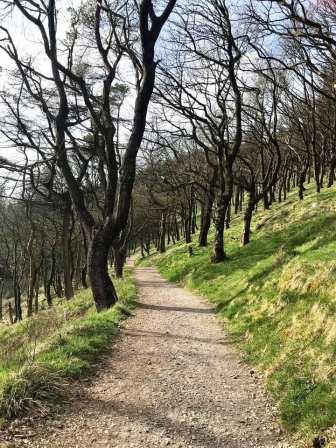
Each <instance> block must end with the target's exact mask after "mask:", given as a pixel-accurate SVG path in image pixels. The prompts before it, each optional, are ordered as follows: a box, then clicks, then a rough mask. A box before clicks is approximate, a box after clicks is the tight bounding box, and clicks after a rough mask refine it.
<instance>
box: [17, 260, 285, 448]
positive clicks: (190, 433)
mask: <svg viewBox="0 0 336 448" xmlns="http://www.w3.org/2000/svg"><path fill="white" fill-rule="evenodd" d="M135 275H136V280H137V284H138V287H139V300H140V302H141V305H140V307H139V308H138V310H137V312H136V316H135V317H134V318H131V319H129V320H128V321H127V322H126V323H125V324H124V326H123V329H122V331H121V337H120V338H119V339H118V341H117V343H115V344H114V345H113V348H112V354H111V355H110V357H109V358H108V359H107V360H106V362H105V366H104V368H103V369H102V372H101V374H100V375H99V376H98V377H97V378H96V379H95V380H94V384H91V385H88V386H86V387H85V388H84V390H83V393H82V396H81V397H79V399H78V400H77V401H76V403H75V404H74V407H73V410H72V412H70V413H69V414H66V415H64V416H62V418H60V419H59V423H57V422H56V423H55V424H54V425H53V428H52V429H50V430H49V431H50V432H49V433H44V434H43V436H42V435H39V436H38V437H37V438H36V439H35V440H32V441H30V442H29V444H28V446H33V447H52V448H58V447H67V448H77V447H78V448H87V447H90V448H92V447H97V448H98V447H111V448H112V447H113V448H157V447H166V446H169V447H174V448H178V447H180V448H185V447H193V448H201V447H202V448H216V447H218V448H219V447H221V448H224V447H225V448H247V447H258V448H266V447H268V448H275V447H282V446H287V445H285V444H284V443H283V442H281V435H280V434H279V427H278V425H277V423H276V421H275V418H274V416H273V409H272V406H271V405H270V404H269V403H270V401H269V400H268V399H267V397H266V395H265V393H264V391H263V387H262V383H261V380H260V379H258V378H257V375H256V374H255V373H254V372H253V371H252V370H251V369H250V368H249V367H248V366H246V365H245V364H244V363H243V362H242V361H241V359H240V357H239V355H238V354H237V352H236V350H235V349H234V348H233V347H232V344H231V343H230V340H229V339H228V338H227V337H226V336H225V334H224V333H223V331H222V329H221V327H220V325H219V323H218V321H217V319H216V317H215V316H214V314H213V312H212V310H211V308H209V305H207V304H206V303H205V302H204V301H202V300H201V299H199V298H198V297H196V296H195V295H193V294H191V293H189V292H187V291H186V290H184V289H183V288H179V287H177V286H175V285H172V284H169V283H167V282H165V281H164V280H163V279H162V277H161V276H160V275H159V274H158V272H157V271H156V270H154V269H152V268H145V269H136V271H135ZM75 406H76V408H75ZM25 446H27V445H25Z"/></svg>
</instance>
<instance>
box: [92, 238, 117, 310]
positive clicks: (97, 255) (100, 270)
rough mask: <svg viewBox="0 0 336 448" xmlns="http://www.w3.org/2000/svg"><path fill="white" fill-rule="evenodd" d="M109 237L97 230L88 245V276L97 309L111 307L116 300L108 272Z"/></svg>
mask: <svg viewBox="0 0 336 448" xmlns="http://www.w3.org/2000/svg"><path fill="white" fill-rule="evenodd" d="M109 249H110V243H109V238H108V237H106V235H104V232H103V231H102V230H100V231H98V232H97V233H96V234H95V235H94V237H93V239H92V240H91V242H90V245H89V251H88V261H87V266H88V276H89V279H90V284H91V289H92V293H93V299H94V302H95V305H96V309H97V311H102V310H103V309H107V308H111V307H112V306H113V305H114V304H115V303H116V302H117V300H118V296H117V293H116V290H115V288H114V286H113V283H112V280H111V278H110V276H109V273H108V256H109Z"/></svg>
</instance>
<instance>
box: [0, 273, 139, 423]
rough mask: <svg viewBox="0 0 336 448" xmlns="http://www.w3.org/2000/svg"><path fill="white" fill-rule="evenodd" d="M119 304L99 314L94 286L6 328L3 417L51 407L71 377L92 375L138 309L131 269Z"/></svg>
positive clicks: (1, 347)
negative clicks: (124, 322)
mask: <svg viewBox="0 0 336 448" xmlns="http://www.w3.org/2000/svg"><path fill="white" fill-rule="evenodd" d="M115 286H116V288H117V291H118V294H119V299H120V300H119V303H118V304H117V305H116V306H115V307H114V308H112V309H111V310H107V311H104V312H101V313H99V314H98V313H96V311H95V309H94V306H93V304H92V296H91V293H90V291H89V290H82V291H80V292H79V293H77V294H76V296H75V298H74V299H73V300H71V301H63V302H61V303H58V304H57V305H55V306H54V307H52V308H50V309H48V310H45V311H42V312H40V313H39V314H38V315H37V316H36V317H33V318H30V319H27V320H24V321H22V322H20V323H18V324H16V325H12V326H5V325H3V326H2V327H0V418H11V417H14V416H17V415H20V414H23V413H25V412H26V411H27V410H28V409H29V408H31V407H34V408H38V409H39V411H40V412H42V413H43V412H44V411H45V410H46V409H47V406H48V404H47V403H48V402H50V401H54V400H59V398H61V396H62V394H63V391H64V390H66V387H65V386H66V384H67V381H69V380H72V379H76V378H79V377H82V376H85V375H87V374H88V373H89V372H91V371H93V370H94V369H95V366H94V362H95V361H96V360H97V359H98V358H99V356H100V355H101V354H102V353H103V352H104V351H105V350H106V349H107V348H108V346H109V342H110V341H111V340H112V338H113V337H114V336H115V334H116V333H117V331H118V324H119V322H120V321H121V320H122V319H123V318H125V317H126V316H127V315H128V314H129V313H130V311H131V310H132V309H133V308H134V304H135V299H136V290H135V286H134V283H133V281H132V277H131V272H130V271H127V272H126V275H125V278H124V279H123V280H115Z"/></svg>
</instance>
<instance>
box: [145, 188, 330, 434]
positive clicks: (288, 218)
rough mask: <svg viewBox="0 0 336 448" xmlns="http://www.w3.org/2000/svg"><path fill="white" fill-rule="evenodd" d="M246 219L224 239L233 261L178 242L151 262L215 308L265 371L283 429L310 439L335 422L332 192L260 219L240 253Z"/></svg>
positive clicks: (283, 205) (292, 202) (313, 195)
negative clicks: (214, 260)
mask: <svg viewBox="0 0 336 448" xmlns="http://www.w3.org/2000/svg"><path fill="white" fill-rule="evenodd" d="M241 230H242V221H241V217H235V218H234V219H233V221H232V224H231V228H230V229H229V231H228V232H227V235H226V245H227V246H226V250H227V254H228V260H227V261H225V262H223V263H218V264H211V263H210V261H209V260H210V255H211V241H210V246H209V247H208V248H198V247H197V241H196V236H195V243H194V245H193V248H194V256H193V257H189V256H188V251H187V246H186V245H185V244H183V243H179V244H177V245H175V246H173V247H171V248H170V249H169V250H168V251H167V253H166V254H164V255H163V256H159V255H155V256H153V257H150V258H148V259H145V260H143V261H142V262H141V263H143V264H150V263H155V264H156V265H157V266H158V267H159V269H160V271H161V272H162V273H163V275H164V276H165V277H166V278H167V279H169V280H170V281H175V282H182V283H183V284H185V285H186V287H188V288H190V289H194V290H197V291H198V292H200V293H201V294H202V295H203V296H204V297H207V298H208V299H209V300H210V301H211V302H212V303H213V304H214V305H215V306H216V309H217V311H218V315H219V317H220V318H221V319H223V320H224V321H225V322H226V325H227V327H228V329H229V331H230V332H231V334H232V335H233V336H234V338H235V339H236V340H238V341H240V343H239V344H240V346H241V348H242V349H243V350H244V352H245V354H246V358H247V360H248V361H249V362H250V363H252V364H254V365H255V366H258V368H259V370H260V371H262V372H263V373H264V374H265V377H266V381H267V386H268V388H269V390H270V391H271V392H272V394H273V395H274V397H275V398H276V400H277V402H278V405H279V411H280V415H281V419H282V422H283V425H284V427H285V428H286V429H287V430H289V431H292V432H296V433H298V434H299V435H301V436H306V437H308V438H310V437H311V436H312V435H313V434H316V433H318V432H319V431H322V430H325V429H326V428H328V427H331V426H332V425H334V424H335V423H336V319H335V311H336V190H335V189H334V188H333V189H328V190H325V191H323V192H322V193H321V194H320V195H317V194H316V193H314V191H313V189H312V188H309V189H308V190H307V197H306V198H305V200H304V201H303V202H300V201H299V200H297V194H296V192H292V193H291V194H290V196H289V199H288V201H286V202H285V203H281V204H276V205H274V206H273V207H272V210H269V211H260V212H258V213H257V214H256V216H255V217H254V225H253V234H252V242H251V243H250V244H249V245H247V246H245V247H240V243H239V241H240V232H241Z"/></svg>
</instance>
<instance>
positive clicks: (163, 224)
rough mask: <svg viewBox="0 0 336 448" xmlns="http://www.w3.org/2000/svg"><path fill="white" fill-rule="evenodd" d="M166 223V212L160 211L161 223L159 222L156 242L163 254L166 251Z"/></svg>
mask: <svg viewBox="0 0 336 448" xmlns="http://www.w3.org/2000/svg"><path fill="white" fill-rule="evenodd" d="M166 223H167V214H166V212H165V211H164V212H162V215H161V224H160V235H159V242H158V251H159V252H160V253H161V254H163V253H164V252H166Z"/></svg>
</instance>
